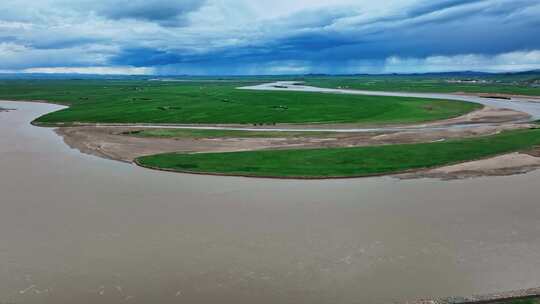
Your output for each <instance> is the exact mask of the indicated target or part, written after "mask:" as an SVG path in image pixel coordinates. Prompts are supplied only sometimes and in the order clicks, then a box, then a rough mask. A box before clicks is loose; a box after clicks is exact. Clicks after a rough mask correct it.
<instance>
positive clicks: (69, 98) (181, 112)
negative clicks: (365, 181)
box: [0, 80, 480, 125]
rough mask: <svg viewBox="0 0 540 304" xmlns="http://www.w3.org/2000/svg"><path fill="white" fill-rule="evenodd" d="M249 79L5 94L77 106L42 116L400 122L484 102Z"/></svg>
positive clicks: (3, 89) (10, 84)
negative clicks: (281, 87) (263, 87)
mask: <svg viewBox="0 0 540 304" xmlns="http://www.w3.org/2000/svg"><path fill="white" fill-rule="evenodd" d="M250 83H251V82H249V81H247V80H244V81H243V82H208V81H204V82H203V81H201V82H155V81H154V82H153V81H140V80H139V81H121V80H117V81H107V80H78V81H77V80H71V81H59V80H41V81H37V80H33V81H28V80H27V81H1V82H0V99H12V100H47V101H50V102H57V103H63V104H69V105H70V108H69V109H65V110H62V111H59V112H55V113H51V114H48V115H45V116H43V117H41V118H39V119H38V120H37V122H39V123H70V122H89V123H93V122H102V123H176V124H214V123H216V124H250V125H252V124H266V125H268V124H278V123H360V124H397V123H415V122H424V121H430V120H439V119H444V118H449V117H455V116H459V115H462V114H465V113H467V112H470V111H472V110H475V109H478V108H479V107H480V106H479V105H476V104H471V103H466V102H456V101H444V100H433V99H418V98H401V97H376V96H355V95H344V94H321V93H303V92H267V91H251V90H250V91H248V90H238V89H236V87H238V86H245V85H248V84H250Z"/></svg>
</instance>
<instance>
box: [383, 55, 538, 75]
mask: <svg viewBox="0 0 540 304" xmlns="http://www.w3.org/2000/svg"><path fill="white" fill-rule="evenodd" d="M534 69H540V50H528V51H515V52H509V53H502V54H497V55H493V56H488V55H480V54H462V55H455V56H430V57H426V58H402V57H399V56H393V57H389V58H387V59H386V62H385V65H384V68H383V70H382V71H381V72H382V73H425V72H451V71H482V72H509V71H525V70H534Z"/></svg>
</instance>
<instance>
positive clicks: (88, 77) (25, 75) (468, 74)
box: [0, 70, 540, 80]
mask: <svg viewBox="0 0 540 304" xmlns="http://www.w3.org/2000/svg"><path fill="white" fill-rule="evenodd" d="M495 75H504V76H526V75H533V76H534V75H540V70H530V71H522V72H504V73H489V72H476V71H461V72H438V73H404V74H401V73H391V74H317V73H313V74H303V75H250V76H238V75H237V76H227V75H214V76H191V75H96V74H45V73H39V74H38V73H4V74H2V73H0V79H4V80H7V79H21V80H22V79H58V80H92V79H105V80H126V79H132V80H147V79H156V78H159V79H163V78H184V79H185V78H191V79H192V78H199V79H216V78H220V79H226V78H257V77H272V78H273V77H287V78H290V77H298V76H300V77H346V76H348V77H351V76H358V77H361V76H434V77H480V76H495Z"/></svg>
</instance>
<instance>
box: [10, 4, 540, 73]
mask: <svg viewBox="0 0 540 304" xmlns="http://www.w3.org/2000/svg"><path fill="white" fill-rule="evenodd" d="M25 1H27V0H21V1H20V2H9V3H6V4H0V8H1V9H2V10H0V70H5V69H24V68H34V67H44V66H46V67H52V66H53V65H57V66H65V67H68V66H81V67H84V66H86V65H87V66H105V67H106V66H131V67H148V68H152V69H154V70H155V71H157V72H160V71H165V72H168V73H169V72H170V73H172V72H177V73H181V74H183V73H186V71H189V72H193V73H201V74H204V73H210V74H211V73H226V71H227V70H229V71H231V73H257V72H260V71H263V72H264V71H269V72H287V71H291V72H298V71H311V72H327V73H332V72H335V73H340V72H354V71H357V72H362V70H361V68H362V67H367V68H368V69H371V70H370V71H376V69H383V68H384V67H385V65H386V64H388V62H392V63H393V64H399V63H400V62H405V61H404V60H405V59H407V58H409V59H410V60H409V61H407V62H409V63H410V62H412V61H411V60H413V59H414V60H413V61H414V62H418V63H419V64H424V63H425V64H427V63H430V62H433V61H432V60H427V59H428V58H431V57H434V56H435V57H436V56H446V57H445V58H453V57H452V56H461V57H459V58H475V60H476V61H475V62H482V63H484V64H487V63H489V62H490V61H489V60H490V59H489V58H492V59H493V58H497V60H498V61H497V62H499V64H504V62H503V61H504V60H514V59H513V58H514V57H512V56H518V55H519V54H521V55H523V54H525V55H523V56H524V58H525V59H526V60H528V61H527V62H530V65H531V66H534V65H535V64H538V65H540V62H538V63H536V62H535V60H536V59H535V58H536V57H535V56H536V55H535V54H536V53H535V52H536V50H540V39H538V35H539V31H538V26H539V24H540V23H539V22H540V21H539V20H540V3H539V2H538V1H537V0H476V1H475V0H468V1H465V0H441V1H431V0H429V1H428V0H403V1H397V0H395V1H393V0H389V1H388V3H386V2H385V3H381V4H379V3H376V2H372V1H359V0H336V1H333V2H330V1H328V2H326V3H325V1H323V0H299V1H297V2H294V3H292V2H287V1H285V0H274V2H275V3H271V4H270V3H259V2H252V1H247V0H229V1H227V2H226V3H225V2H224V1H219V0H206V1H201V0H169V1H166V0H146V1H143V0H131V1H128V0H110V1H90V0H71V1H66V0H43V1H40V2H39V3H35V2H31V1H30V0H28V1H27V2H28V3H26V5H25V4H24V2H25ZM516 52H518V53H516ZM519 52H522V53H519ZM506 53H512V54H513V55H512V56H510V55H509V56H502V55H504V54H506ZM58 54H71V55H70V56H63V57H60V56H59V55H58ZM466 55H474V56H473V57H470V56H469V57H463V56H466ZM499 55H501V56H499ZM521 55H520V56H521ZM497 56H498V57H497ZM48 58H53V59H54V60H51V59H48ZM389 58H398V59H399V58H401V59H403V60H390V61H389ZM437 58H438V60H436V62H444V60H439V59H440V58H439V57H437ZM424 59H426V60H424ZM62 60H64V61H65V62H64V63H63V64H61V62H62ZM493 60H495V59H493ZM518 61H519V60H518ZM355 63H360V64H359V67H356V68H357V69H359V70H353V69H354V68H355V65H354V64H355ZM524 66H527V65H526V64H523V65H520V67H524ZM419 68H421V67H419ZM480 68H481V67H480Z"/></svg>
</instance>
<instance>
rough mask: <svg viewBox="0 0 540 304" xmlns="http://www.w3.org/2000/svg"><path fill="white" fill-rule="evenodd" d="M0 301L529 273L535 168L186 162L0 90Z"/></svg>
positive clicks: (371, 294)
mask: <svg viewBox="0 0 540 304" xmlns="http://www.w3.org/2000/svg"><path fill="white" fill-rule="evenodd" d="M0 105H1V106H3V107H6V108H13V109H16V110H15V111H11V112H0V303H47V304H48V303H51V304H52V303H54V304H68V303H69V304H72V303H93V304H95V303H238V304H242V303H250V304H251V303H325V304H326V303H392V302H402V301H405V300H411V299H416V298H424V297H431V296H437V297H438V296H451V295H469V294H477V293H492V292H498V291H506V290H512V289H521V288H530V287H537V286H540V199H539V197H540V187H539V185H540V182H539V180H540V171H534V172H532V173H529V174H526V175H517V176H509V177H489V178H477V179H470V180H459V181H452V182H448V181H438V180H428V179H425V180H407V181H401V180H398V179H394V178H391V177H383V178H364V179H349V180H324V181H291V180H267V179H249V178H237V177H214V176H200V175H184V174H174V173H165V172H157V171H151V170H147V169H143V168H139V167H136V166H134V165H130V164H125V163H120V162H114V161H109V160H104V159H100V158H97V157H93V156H88V155H83V154H81V153H79V152H78V151H76V150H71V149H70V148H68V147H67V146H66V145H65V144H64V143H63V142H62V139H61V138H60V137H59V136H57V135H56V134H55V133H54V132H53V130H51V129H46V128H38V127H34V126H31V125H30V124H29V122H30V121H31V120H33V119H34V118H35V117H37V116H39V115H42V114H44V113H47V112H50V111H53V110H55V109H59V108H60V107H58V106H54V105H47V104H36V103H16V102H0Z"/></svg>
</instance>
